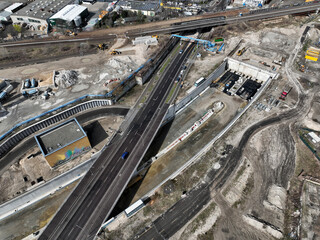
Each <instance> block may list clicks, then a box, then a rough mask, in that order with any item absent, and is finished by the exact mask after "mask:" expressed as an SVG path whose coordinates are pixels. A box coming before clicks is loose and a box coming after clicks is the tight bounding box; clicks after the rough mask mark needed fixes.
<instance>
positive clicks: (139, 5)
mask: <svg viewBox="0 0 320 240" xmlns="http://www.w3.org/2000/svg"><path fill="white" fill-rule="evenodd" d="M131 8H132V9H135V10H141V11H157V10H158V9H159V3H158V2H132V3H131Z"/></svg>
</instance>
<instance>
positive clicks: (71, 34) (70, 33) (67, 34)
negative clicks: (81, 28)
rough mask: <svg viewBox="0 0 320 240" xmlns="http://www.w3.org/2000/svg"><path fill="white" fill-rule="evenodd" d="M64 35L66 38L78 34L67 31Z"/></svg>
mask: <svg viewBox="0 0 320 240" xmlns="http://www.w3.org/2000/svg"><path fill="white" fill-rule="evenodd" d="M65 35H66V36H77V35H78V34H77V33H76V32H73V31H71V30H67V31H66V32H65Z"/></svg>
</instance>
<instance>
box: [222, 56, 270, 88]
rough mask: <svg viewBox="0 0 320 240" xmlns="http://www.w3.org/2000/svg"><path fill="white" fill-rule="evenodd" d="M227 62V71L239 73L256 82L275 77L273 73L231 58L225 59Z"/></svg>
mask: <svg viewBox="0 0 320 240" xmlns="http://www.w3.org/2000/svg"><path fill="white" fill-rule="evenodd" d="M227 61H228V68H229V69H231V70H233V71H236V72H241V73H243V74H245V75H247V76H251V77H252V78H254V79H258V81H263V82H266V81H267V80H268V79H269V78H270V77H271V78H274V77H275V76H276V73H275V72H269V71H267V70H263V69H260V68H258V67H256V66H253V65H250V64H248V63H244V62H240V61H238V60H235V59H233V58H227Z"/></svg>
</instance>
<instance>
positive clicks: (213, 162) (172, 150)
mask: <svg viewBox="0 0 320 240" xmlns="http://www.w3.org/2000/svg"><path fill="white" fill-rule="evenodd" d="M308 19H309V17H305V16H291V15H290V16H289V17H281V18H277V19H273V20H266V21H252V22H243V23H239V24H229V25H224V26H217V27H214V28H212V29H211V31H209V32H201V31H199V32H197V33H196V34H192V35H191V34H190V35H178V34H173V35H164V34H163V35H162V34H159V35H148V36H142V37H136V38H132V39H129V38H121V37H119V38H117V40H116V41H115V42H108V43H107V42H100V43H98V44H96V45H95V46H94V47H92V49H93V48H94V49H95V51H96V52H95V53H93V54H88V55H86V56H74V57H71V58H66V59H61V60H59V61H55V62H54V63H52V62H48V63H40V64H33V65H29V66H28V65H27V66H21V67H17V68H15V70H14V71H12V69H1V70H0V76H1V78H2V79H3V80H2V81H1V82H0V92H1V93H0V100H1V105H2V110H0V123H1V124H0V135H2V136H7V135H6V134H7V132H8V130H9V129H12V131H11V132H9V133H8V136H12V135H14V134H17V133H19V131H22V127H21V126H28V125H32V124H36V121H40V120H41V121H44V120H45V115H44V113H46V114H49V116H54V115H56V114H61V113H63V112H64V111H67V110H68V108H69V107H74V108H76V107H77V106H78V105H81V104H85V103H86V101H100V100H101V101H102V100H103V101H105V102H104V103H103V104H104V105H99V106H100V108H99V109H89V108H88V109H86V110H85V111H83V113H81V114H80V113H77V114H75V116H72V118H74V119H76V120H74V121H75V122H76V123H77V125H76V126H75V127H74V129H76V128H77V129H78V132H75V133H74V134H72V133H70V134H67V133H68V131H65V134H67V135H68V137H65V138H63V139H61V140H59V137H58V135H52V136H54V137H52V138H51V137H48V136H47V134H49V133H50V131H52V134H57V132H58V133H60V134H63V132H64V131H63V126H64V125H63V124H62V123H58V122H57V123H54V124H52V126H51V129H50V131H49V132H47V131H48V129H42V130H39V133H37V135H36V138H35V139H34V138H32V140H28V141H29V142H28V143H29V144H30V146H31V147H29V148H28V149H27V150H26V151H25V152H24V153H23V154H18V153H14V154H17V161H15V163H14V164H12V165H10V166H6V167H5V168H3V170H1V171H0V172H1V177H0V183H1V184H0V186H1V187H0V192H1V194H0V195H1V199H0V201H1V203H2V205H1V206H0V213H1V218H0V221H1V224H0V238H1V239H22V238H25V239H26V240H28V239H37V234H39V232H38V231H42V230H43V228H44V227H45V226H46V224H47V223H48V222H49V221H50V219H51V218H52V217H53V216H54V214H55V213H56V211H57V210H58V209H59V208H60V206H61V204H62V203H63V202H64V201H65V199H66V197H67V196H68V195H69V193H70V192H71V191H72V190H73V189H74V187H75V186H76V184H77V182H78V181H79V179H80V178H81V177H82V176H83V175H84V174H85V172H86V171H87V169H88V168H89V166H91V164H92V162H93V161H94V160H95V159H96V158H97V156H99V151H100V150H103V149H104V147H105V146H107V145H108V144H109V143H110V142H112V140H113V138H114V136H115V135H116V134H117V133H121V132H122V131H123V129H124V128H125V124H127V123H126V119H127V118H128V116H129V117H130V113H131V111H133V109H134V108H139V107H142V106H143V105H144V104H145V102H146V99H147V98H148V96H151V94H152V91H153V88H154V87H155V86H156V84H157V82H158V81H160V79H161V76H162V75H163V74H165V73H166V71H167V69H168V67H169V66H170V65H174V64H175V63H174V62H173V61H174V59H175V58H176V56H182V55H183V54H184V53H185V51H186V50H185V49H187V47H189V46H194V48H193V50H192V51H191V53H190V55H189V57H188V58H187V60H186V61H185V62H183V64H182V66H181V68H180V69H178V71H177V73H176V75H175V77H174V81H173V83H172V88H171V89H170V91H169V94H168V97H167V98H166V99H165V100H164V101H165V102H166V103H170V106H171V109H173V110H170V108H169V110H168V113H167V117H165V118H164V119H165V120H166V121H164V124H163V125H162V126H161V128H160V131H159V132H158V134H157V135H156V137H155V139H154V140H153V142H152V144H151V146H150V148H149V149H148V151H147V152H146V154H145V156H144V158H143V160H142V162H141V163H140V164H139V166H138V168H137V169H136V172H135V174H134V177H133V179H132V180H131V181H130V183H129V184H128V186H127V188H126V190H125V191H124V193H123V194H122V196H121V198H120V199H119V201H118V202H117V204H116V207H115V208H114V210H113V212H112V213H111V215H110V217H109V218H108V219H107V220H108V221H107V222H105V223H104V225H103V227H102V228H101V230H100V232H99V238H100V239H114V240H117V239H119V240H120V239H134V238H137V239H147V238H148V237H147V236H148V234H149V231H151V230H150V229H153V230H152V231H155V232H158V233H159V232H160V233H163V234H164V235H163V236H165V238H166V239H190V240H191V239H283V238H285V237H287V236H289V237H288V239H297V238H298V237H301V239H312V238H317V237H318V236H319V231H318V229H317V227H316V225H317V222H318V221H319V220H318V218H319V214H318V212H319V201H317V198H319V187H318V185H319V182H320V175H319V172H320V163H319V159H320V157H319V156H318V155H317V152H318V150H319V148H320V145H319V144H320V143H319V142H320V138H319V133H320V124H319V123H320V120H319V114H320V112H319V110H318V107H319V106H318V99H319V97H320V96H318V95H319V94H318V93H319V84H318V80H317V79H318V78H319V76H318V74H319V68H320V67H319V65H318V63H319V61H318V55H319V53H320V50H319V49H320V46H319V39H320V30H319V27H318V25H317V24H316V23H315V24H312V23H310V22H307V21H308ZM316 19H317V17H316V18H312V21H315V20H316ZM305 22H307V23H305ZM306 29H307V30H306ZM1 96H3V97H1ZM99 104H102V103H99ZM93 113H94V114H93ZM170 114H172V116H171V115H170ZM70 118H71V117H68V118H66V120H65V121H70ZM30 119H32V121H30V122H28V121H29V120H30ZM68 119H69V120H68ZM20 122H23V123H24V124H25V125H20V126H18V127H17V126H16V125H17V123H20ZM67 123H68V122H67ZM67 123H64V124H67ZM61 124H62V125H61ZM61 126H62V128H61ZM60 128H61V129H62V130H61V129H60ZM59 129H60V130H59ZM56 131H57V132H56ZM59 131H60V132H59ZM70 131H71V130H70ZM74 131H77V130H74ZM55 132H56V133H55ZM80 133H81V134H80ZM50 136H51V135H50ZM53 138H54V139H57V140H56V141H53V140H52V139H53ZM82 138H83V139H85V141H86V142H85V143H84V142H82V141H84V140H81V139H82ZM37 141H39V143H38V145H37V144H36V142H37ZM41 141H44V143H42V142H41ZM87 141H88V142H87ZM52 142H53V143H52ZM50 144H51V145H52V146H51V145H50ZM72 144H73V145H72ZM88 144H89V145H88ZM76 145H77V146H76ZM74 146H76V147H74ZM49 147H50V148H51V149H50V148H49ZM76 148H77V150H76ZM79 149H80V150H79ZM56 151H57V152H56ZM59 151H63V152H59ZM51 152H52V159H51V158H50V154H51ZM80 152H81V154H80ZM49 153H50V154H49ZM7 156H9V157H11V156H13V155H7ZM58 159H60V160H59V161H58ZM80 170H81V171H80ZM72 171H74V173H73V174H74V176H76V177H74V178H72V179H71V178H70V179H68V183H67V184H66V183H64V184H63V187H57V186H58V185H57V186H55V187H57V189H55V188H54V187H52V189H55V190H50V191H49V190H47V192H46V193H45V194H46V195H45V197H44V198H42V199H39V200H37V201H34V202H32V204H31V203H28V204H26V206H25V207H20V206H22V205H17V206H19V207H17V208H12V209H11V210H10V211H11V212H10V213H5V209H6V207H8V205H9V203H11V202H10V201H14V199H15V198H17V197H21V196H25V195H26V194H27V193H28V192H32V191H33V190H37V189H39V188H41V186H43V188H45V186H47V185H46V184H51V183H52V182H55V179H59V177H61V178H62V177H63V176H64V175H66V174H68V173H69V172H72ZM77 171H78V172H77ZM57 181H62V180H57ZM64 181H65V180H64ZM47 189H51V187H47ZM300 198H301V201H300ZM137 202H138V203H139V204H136V205H134V204H135V203H137ZM130 205H133V206H135V207H132V208H130ZM186 213H187V214H186ZM5 214H7V215H5ZM311 219H312V220H311ZM166 221H167V223H166ZM21 223H23V224H21ZM169 225H171V226H169ZM16 229H19V231H17V230H16ZM150 239H151V238H150Z"/></svg>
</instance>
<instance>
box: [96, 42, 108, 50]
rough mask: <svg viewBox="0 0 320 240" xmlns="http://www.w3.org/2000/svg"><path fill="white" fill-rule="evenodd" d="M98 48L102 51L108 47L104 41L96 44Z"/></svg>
mask: <svg viewBox="0 0 320 240" xmlns="http://www.w3.org/2000/svg"><path fill="white" fill-rule="evenodd" d="M98 49H99V50H102V51H104V50H106V49H108V45H107V44H105V43H100V44H99V45H98Z"/></svg>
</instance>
